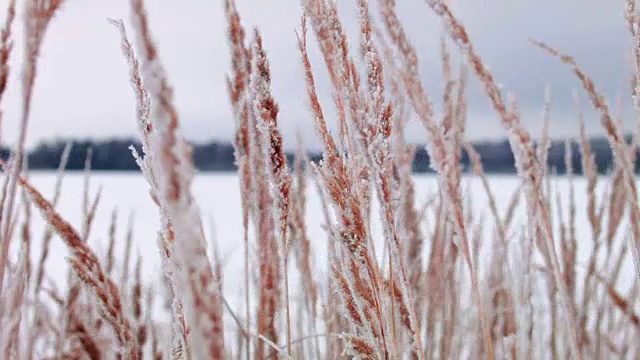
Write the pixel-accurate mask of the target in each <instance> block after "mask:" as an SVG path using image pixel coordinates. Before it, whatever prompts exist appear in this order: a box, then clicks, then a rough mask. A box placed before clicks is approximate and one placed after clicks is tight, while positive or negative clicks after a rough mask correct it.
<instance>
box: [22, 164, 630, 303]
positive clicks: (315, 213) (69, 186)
mask: <svg viewBox="0 0 640 360" xmlns="http://www.w3.org/2000/svg"><path fill="white" fill-rule="evenodd" d="M30 178H31V181H32V183H33V184H34V185H35V186H36V187H37V188H38V189H39V190H40V191H41V192H42V193H43V194H44V195H45V196H47V197H49V198H50V197H51V196H52V194H53V191H54V186H55V174H54V173H37V172H34V173H32V174H31V176H30ZM415 181H416V190H417V197H416V199H417V206H418V207H421V206H422V204H424V202H425V201H426V200H427V199H428V198H429V197H430V195H432V194H433V193H434V192H435V191H437V180H436V178H435V177H434V176H430V175H421V176H416V177H415ZM574 181H575V186H576V187H575V191H576V209H577V213H576V216H577V221H576V228H577V229H576V230H577V238H578V243H579V245H578V248H579V251H578V263H579V265H578V268H579V269H580V268H584V264H585V263H586V261H587V256H588V255H587V254H588V252H587V251H588V250H589V249H590V247H591V230H590V227H589V224H588V222H587V221H586V204H587V196H586V179H584V178H582V177H577V178H576V179H575V180H574ZM463 182H464V189H465V193H466V194H467V196H471V200H472V201H471V203H472V206H473V208H474V211H475V212H476V218H479V217H482V216H484V218H485V219H486V220H488V222H487V226H485V229H484V230H485V232H486V235H488V236H491V233H492V227H491V226H490V224H492V222H489V220H491V215H490V213H489V211H488V207H487V198H486V196H485V192H484V190H483V188H482V185H481V183H480V181H479V179H478V178H477V177H471V176H468V177H465V178H464V180H463ZM608 182H609V178H601V179H600V190H599V191H598V194H601V193H602V190H603V189H602V186H604V185H607V184H608ZM490 184H491V187H492V191H493V192H494V195H495V197H496V201H497V203H498V207H499V210H500V211H501V214H504V212H505V210H506V207H507V205H508V202H509V200H510V199H511V197H512V194H513V193H514V191H515V190H516V189H517V188H518V185H519V180H518V178H517V177H515V176H491V177H490ZM308 185H309V187H308V198H307V209H306V211H307V214H306V215H307V216H306V221H307V227H308V229H307V231H308V234H309V238H310V239H311V241H312V247H313V254H314V258H315V261H314V264H313V265H314V266H315V270H316V271H317V274H323V272H324V270H323V269H325V264H326V261H325V259H326V254H327V251H326V249H327V236H326V234H325V232H324V230H323V229H322V227H321V224H322V222H323V216H322V211H321V208H320V202H319V198H318V196H317V194H316V190H315V187H314V186H313V183H312V182H309V183H308ZM83 186H84V179H83V175H82V174H81V173H71V174H67V175H66V176H65V179H64V182H63V189H62V197H61V199H60V203H59V205H58V209H59V210H60V212H61V214H62V215H63V216H64V217H65V219H67V220H68V221H70V222H71V224H73V225H74V226H76V227H77V229H80V228H81V226H80V225H81V222H82V217H81V214H82V192H83ZM99 186H102V187H103V190H102V191H103V192H102V198H101V201H100V205H99V208H98V211H97V214H96V218H95V222H94V225H93V228H92V231H91V236H90V240H89V241H90V244H91V246H92V248H93V249H94V250H96V252H97V253H98V255H99V256H102V255H103V254H104V253H105V252H106V251H105V250H106V247H107V239H108V234H109V226H110V222H111V212H112V211H113V209H114V208H117V209H118V222H117V226H118V227H117V236H118V243H117V247H116V255H117V256H116V261H117V263H116V266H117V268H120V266H121V264H120V263H121V262H122V259H123V256H122V253H123V245H124V239H125V235H126V231H127V222H128V217H129V214H130V212H132V211H135V223H134V227H133V228H134V232H133V234H134V239H133V251H132V258H131V260H132V266H133V264H134V263H135V258H136V257H137V255H138V254H140V255H141V256H142V278H143V281H145V282H146V283H147V285H151V283H155V284H157V285H160V282H161V276H162V271H161V261H160V256H159V253H158V248H157V245H156V238H157V231H158V226H159V220H158V212H157V208H156V207H155V205H154V204H153V202H152V201H151V198H150V196H149V193H148V186H147V184H146V182H145V180H144V179H143V178H142V176H140V175H139V174H137V173H131V174H123V173H94V174H93V175H92V177H91V185H90V188H91V190H90V191H91V196H92V197H93V196H95V193H96V191H97V189H98V187H99ZM551 186H552V188H553V189H554V191H555V190H556V189H557V190H558V191H559V193H560V195H561V196H562V198H563V202H564V204H565V209H563V214H564V216H565V218H566V217H567V214H568V210H567V209H566V204H567V199H568V194H569V191H568V189H569V187H568V181H567V180H566V179H565V178H562V179H561V180H552V181H551ZM192 190H193V193H194V196H195V198H196V199H197V202H198V205H199V207H200V209H201V212H202V217H203V223H204V225H205V230H206V235H207V236H208V240H210V239H211V236H212V233H214V234H215V238H216V239H217V244H218V248H219V251H220V254H221V258H222V260H223V262H224V278H225V281H224V283H225V284H224V286H225V296H226V297H227V299H228V300H229V302H230V303H231V304H232V306H233V307H236V309H237V310H239V311H241V309H240V307H241V306H242V305H241V304H242V303H243V302H242V301H240V299H239V297H241V296H242V294H243V290H242V289H243V284H244V276H243V274H244V271H243V251H244V250H243V243H242V238H243V233H242V226H241V209H240V196H239V188H238V178H237V177H236V175H235V174H203V175H199V176H197V177H196V180H195V182H194V185H193V189H192ZM522 200H524V199H522ZM554 206H555V199H554ZM211 219H213V220H214V222H215V231H211V226H210V224H211ZM526 220H527V219H526V214H525V212H524V201H522V202H521V203H520V206H519V208H518V211H517V215H516V218H515V219H514V224H513V226H512V229H521V226H522V225H524V224H525V223H526ZM372 221H373V224H372V227H373V229H374V232H375V234H376V235H377V236H380V234H381V231H380V226H379V221H378V219H377V212H376V210H375V209H374V212H373V214H372ZM423 228H424V229H425V230H427V232H426V233H427V234H428V233H430V232H431V229H430V227H429V220H428V218H427V219H426V220H425V221H423ZM44 229H45V224H44V222H43V220H42V218H41V217H40V214H39V213H37V212H35V213H34V217H33V221H32V234H33V240H34V243H33V245H32V246H33V247H32V249H33V252H32V256H33V259H34V262H35V261H37V260H36V259H37V257H39V256H40V252H41V243H42V240H41V239H42V234H43V232H44ZM556 234H557V233H556ZM514 238H515V239H517V238H518V237H517V236H516V237H514ZM66 256H67V250H66V248H65V247H64V245H63V243H62V242H61V241H60V240H59V239H58V238H54V241H52V243H51V252H50V255H49V259H48V261H47V264H46V267H47V274H48V275H49V276H50V277H51V278H52V279H53V280H54V281H55V282H56V283H57V284H58V286H64V284H65V283H66V278H67V266H66V260H65V259H66ZM485 258H486V259H487V260H489V261H490V256H489V257H485ZM628 265H629V266H630V265H631V264H628ZM294 271H295V270H294ZM323 275H324V274H323ZM625 276H626V278H627V279H624V280H623V282H625V283H626V282H627V280H628V283H631V281H632V280H633V271H632V270H631V269H630V268H629V271H625V275H623V277H625ZM323 277H324V276H323ZM578 278H580V276H579V277H578ZM291 279H292V280H291V281H292V282H291V284H292V285H291V288H292V289H295V288H296V287H297V286H298V282H297V276H295V275H294V276H292V278H291ZM157 288H158V289H160V288H161V287H157Z"/></svg>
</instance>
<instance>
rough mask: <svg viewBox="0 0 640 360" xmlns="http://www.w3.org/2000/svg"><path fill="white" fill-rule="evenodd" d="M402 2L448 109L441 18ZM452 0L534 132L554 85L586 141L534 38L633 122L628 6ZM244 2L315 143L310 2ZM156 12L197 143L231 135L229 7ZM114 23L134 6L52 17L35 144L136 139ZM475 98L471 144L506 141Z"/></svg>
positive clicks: (8, 100) (351, 11)
mask: <svg viewBox="0 0 640 360" xmlns="http://www.w3.org/2000/svg"><path fill="white" fill-rule="evenodd" d="M5 3H6V2H5ZM355 3H356V2H355V1H353V0H340V1H339V2H338V4H339V7H340V11H341V13H342V14H343V16H344V21H345V26H346V27H347V29H348V32H349V34H350V35H351V38H350V39H351V43H352V45H357V41H358V38H357V32H356V31H357V23H356V17H355V13H356V8H355ZM371 3H372V4H374V3H376V1H371ZM398 3H399V15H400V18H401V20H402V21H403V22H404V24H405V26H406V28H407V30H408V32H409V34H410V36H411V39H412V41H413V43H414V45H415V46H416V47H417V49H418V53H419V56H420V61H421V69H420V71H421V76H422V78H423V79H424V85H425V87H426V88H427V90H428V92H429V94H430V95H431V96H432V99H433V100H434V101H435V102H436V103H438V102H439V101H440V99H441V95H440V90H441V88H442V86H441V78H440V75H439V74H440V65H441V64H440V53H439V39H440V37H441V35H442V33H443V32H442V28H441V25H440V22H439V21H438V19H437V18H436V17H435V16H433V14H432V12H431V10H430V9H429V8H428V7H427V5H426V3H425V1H424V0H399V1H398ZM452 3H453V4H454V10H455V12H456V14H458V15H459V17H460V18H461V19H462V20H463V22H464V23H465V24H466V25H467V27H468V29H469V30H470V33H471V36H472V40H473V41H474V42H475V44H476V48H477V50H478V51H479V53H480V54H481V56H482V57H483V58H484V59H485V61H486V63H487V64H488V65H489V66H490V67H491V69H492V71H493V72H494V75H495V77H496V79H497V81H498V82H499V83H500V84H502V85H503V86H504V89H505V90H509V91H513V92H514V93H515V95H516V96H517V97H518V99H519V101H520V103H521V105H522V108H523V112H524V114H525V121H527V125H528V126H529V127H530V128H531V129H532V131H533V133H534V134H538V133H539V129H540V124H541V120H540V113H541V109H542V104H543V98H544V88H545V85H546V84H549V85H550V86H551V90H552V108H553V120H552V127H551V129H552V132H553V134H555V135H558V136H565V135H567V134H571V135H574V134H577V129H578V125H577V121H576V120H575V119H576V117H575V111H574V105H573V100H572V91H573V90H581V89H580V88H579V86H578V83H577V82H576V81H575V79H574V77H573V74H572V73H571V72H570V70H569V69H568V68H567V67H566V66H563V65H561V64H560V63H559V62H558V61H557V60H556V59H554V58H551V57H550V56H548V55H547V54H545V53H543V52H542V51H541V50H539V49H537V48H535V47H534V46H532V45H531V44H530V43H529V42H528V40H527V39H529V38H535V39H538V40H542V41H545V42H548V43H549V44H550V45H552V46H554V47H557V48H559V49H561V50H562V51H565V52H568V53H570V54H572V55H574V56H575V57H576V59H577V61H578V62H579V63H580V64H581V65H582V67H583V69H584V70H585V71H586V72H587V73H589V74H590V75H591V76H592V77H593V78H594V79H595V81H596V84H597V85H598V86H599V88H600V89H601V90H602V91H603V92H604V93H605V94H606V95H607V96H608V97H609V99H610V103H611V106H612V107H614V108H617V105H616V104H617V97H619V96H622V100H623V104H624V109H625V110H626V114H627V119H628V120H627V123H628V124H632V123H633V120H632V119H631V117H632V112H631V109H630V107H629V103H630V96H629V80H628V79H629V74H630V71H631V62H630V47H629V45H630V40H629V35H628V33H627V30H626V27H625V23H624V18H623V10H624V1H623V0H528V1H527V0H520V1H513V0H481V1H480V0H453V1H452ZM237 5H238V8H239V11H240V14H241V16H242V21H243V24H244V25H245V27H246V28H247V30H249V33H250V30H251V28H252V27H254V26H258V27H259V28H260V30H261V31H262V33H263V37H264V43H265V47H266V51H267V55H268V57H269V59H270V62H271V65H272V73H273V84H272V85H273V92H274V96H275V97H276V100H277V101H278V102H279V103H280V108H281V114H280V124H281V130H282V132H283V135H284V137H285V141H286V144H288V145H292V144H293V143H294V141H295V133H296V128H299V129H300V131H301V132H302V133H303V135H304V139H305V141H306V142H307V143H308V144H309V145H311V146H314V145H316V144H317V141H316V138H315V134H314V130H313V126H312V122H311V121H312V117H311V116H309V112H308V108H309V106H308V99H307V97H306V90H305V86H304V78H303V72H302V67H301V64H300V59H299V56H298V51H297V48H296V38H295V32H294V31H295V30H296V29H298V28H299V24H300V16H301V13H302V11H301V7H300V0H237ZM5 6H6V5H2V7H3V8H4V7H5ZM147 8H148V10H149V13H150V22H151V28H152V31H153V35H154V38H155V39H156V41H157V43H158V46H159V49H160V55H161V58H162V61H163V63H164V64H165V66H166V68H167V71H168V74H169V77H170V82H171V83H172V84H173V85H174V87H175V94H176V102H177V105H178V109H179V111H180V116H181V124H182V132H183V134H184V135H185V136H186V137H187V138H188V139H191V140H196V141H204V140H209V139H218V140H230V138H231V135H232V133H233V127H234V122H233V119H232V118H231V112H230V109H229V106H228V97H227V92H226V84H225V74H226V73H227V72H228V70H229V67H230V66H229V64H230V59H229V51H228V44H227V40H226V22H225V18H224V14H223V0H214V1H212V0H179V1H177V0H148V1H147ZM2 10H3V13H4V9H2ZM372 10H373V11H374V12H376V11H377V8H376V7H375V6H373V7H372ZM2 17H4V15H2ZM109 17H112V18H122V19H124V20H125V22H126V24H127V26H129V7H128V1H127V0H67V3H66V5H65V6H64V8H63V9H62V11H61V12H60V13H59V14H58V16H57V17H56V18H55V19H54V21H53V22H52V24H51V27H50V29H49V32H48V33H47V36H46V38H45V45H44V48H43V51H42V57H41V58H40V63H39V64H40V67H39V73H38V78H37V80H36V91H35V98H34V103H33V112H32V118H31V123H30V127H29V136H28V138H29V143H31V144H33V143H34V142H36V141H38V140H41V139H51V138H53V137H56V136H67V137H96V138H104V137H109V136H114V135H115V136H128V135H137V133H136V127H135V118H134V96H133V93H132V90H131V89H130V86H129V83H128V75H127V67H126V64H125V61H124V59H123V58H122V55H121V53H120V48H119V37H118V33H117V31H116V29H115V28H113V26H111V25H110V24H108V22H107V21H106V19H107V18H109ZM16 25H18V26H17V27H16V28H15V30H16V31H17V32H16V38H15V40H16V44H15V47H16V52H15V53H14V57H13V58H12V59H11V70H12V76H11V79H10V83H9V91H8V93H7V95H6V97H5V99H4V100H3V103H2V105H1V106H2V108H3V109H4V123H3V128H2V139H3V141H7V142H13V140H14V139H15V138H16V137H17V129H18V119H19V115H20V114H19V111H18V109H19V106H20V98H19V96H18V94H19V92H20V87H19V84H20V82H19V75H20V69H21V59H20V55H21V53H22V46H23V43H22V36H21V33H22V27H23V25H22V14H21V13H20V15H19V16H18V19H17V23H16ZM129 31H130V32H131V28H129ZM310 45H311V49H310V51H311V55H312V57H313V58H312V62H313V65H314V67H315V69H316V70H317V72H318V73H317V74H318V75H317V76H318V77H321V76H322V74H323V71H324V64H322V63H321V62H320V61H319V56H318V50H317V46H316V45H315V44H314V43H313V42H310ZM319 91H320V92H321V94H320V95H321V98H322V99H321V100H322V101H323V103H326V104H330V102H331V93H330V87H329V86H328V84H327V83H326V81H320V84H319ZM579 94H580V95H581V96H582V98H583V103H584V104H587V101H586V99H585V98H584V94H583V93H582V92H581V91H579ZM469 103H470V104H469V126H468V138H469V139H471V140H477V139H485V138H497V137H502V136H503V135H504V132H503V131H502V129H501V127H500V125H499V121H498V119H497V118H496V116H495V115H494V114H493V112H492V111H491V109H490V107H489V106H488V102H487V101H486V98H485V96H484V94H483V93H482V91H480V90H479V87H478V84H477V83H476V82H475V79H474V80H473V81H472V82H471V87H470V90H469ZM588 115H593V114H592V113H588ZM588 121H589V122H588V126H589V128H590V129H592V130H594V132H595V133H601V130H600V128H599V125H598V123H597V120H596V119H595V117H593V116H590V117H589V119H588ZM412 130H413V131H411V132H410V137H409V140H410V141H412V142H423V141H424V132H423V131H422V129H421V128H420V126H419V125H417V124H414V125H413V126H412Z"/></svg>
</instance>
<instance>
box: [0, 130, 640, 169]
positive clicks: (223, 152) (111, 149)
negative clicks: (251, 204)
mask: <svg viewBox="0 0 640 360" xmlns="http://www.w3.org/2000/svg"><path fill="white" fill-rule="evenodd" d="M627 140H628V141H630V137H627ZM590 142H591V148H592V151H593V154H594V155H595V160H596V164H597V167H598V172H600V173H607V172H608V171H609V170H610V169H611V168H612V166H613V156H612V152H611V148H610V147H609V143H608V142H607V139H606V138H604V137H602V138H592V139H590ZM67 143H71V144H72V147H71V152H70V155H69V161H68V164H67V170H70V171H74V170H82V169H83V168H84V163H85V158H86V156H87V152H88V150H89V149H91V151H92V161H91V163H92V165H91V167H92V169H93V170H97V171H100V170H108V171H139V170H140V169H139V168H138V166H137V164H136V163H135V161H134V159H133V156H132V154H131V150H130V149H129V147H130V146H133V147H135V148H136V149H137V150H138V151H139V152H140V150H141V144H140V142H139V141H138V140H136V139H134V138H124V139H123V138H118V139H103V140H88V139H82V140H79V139H71V140H70V139H57V140H53V141H45V142H41V143H40V144H38V145H37V146H36V147H34V148H33V149H32V150H31V151H29V153H28V159H29V168H30V169H33V170H53V169H56V168H57V167H58V165H59V163H60V158H61V156H62V154H63V151H64V148H65V146H66V145H67ZM192 146H193V160H194V164H195V166H196V168H197V169H198V170H200V171H235V170H236V166H235V163H234V149H233V146H232V145H231V143H223V142H216V141H211V142H208V143H193V144H192ZM473 146H474V148H475V149H476V151H477V152H478V153H479V154H480V156H481V157H482V162H483V165H484V168H485V171H486V172H487V173H492V174H496V173H499V174H510V173H515V168H514V160H513V153H512V151H511V147H510V146H509V142H508V141H507V140H503V141H494V142H488V141H484V142H476V143H473ZM570 147H571V150H572V152H573V154H572V155H573V168H574V172H576V173H581V172H582V166H581V160H582V159H581V152H580V147H579V145H578V144H577V143H575V142H573V143H572V144H571V146H570ZM0 152H1V156H2V158H3V159H5V160H6V159H7V158H8V156H9V154H10V150H9V148H7V147H3V148H1V149H0ZM309 156H310V158H311V159H312V160H314V161H318V160H320V159H321V158H322V155H321V154H320V153H309ZM287 157H288V158H289V160H290V161H291V162H292V161H293V154H292V153H288V154H287ZM548 161H549V166H550V168H551V169H553V170H554V171H556V172H557V173H559V174H562V173H565V172H566V167H565V142H564V140H554V141H552V143H551V147H550V149H549V158H548ZM461 162H462V165H463V166H464V168H465V169H469V168H470V166H469V163H470V161H469V157H468V156H467V154H466V152H465V151H464V150H463V154H462V159H461ZM413 169H414V172H416V173H428V172H431V169H430V167H429V156H428V154H427V152H426V150H425V149H424V146H419V147H418V150H417V152H416V156H415V158H414V161H413ZM639 171H640V165H638V164H636V172H639Z"/></svg>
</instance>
